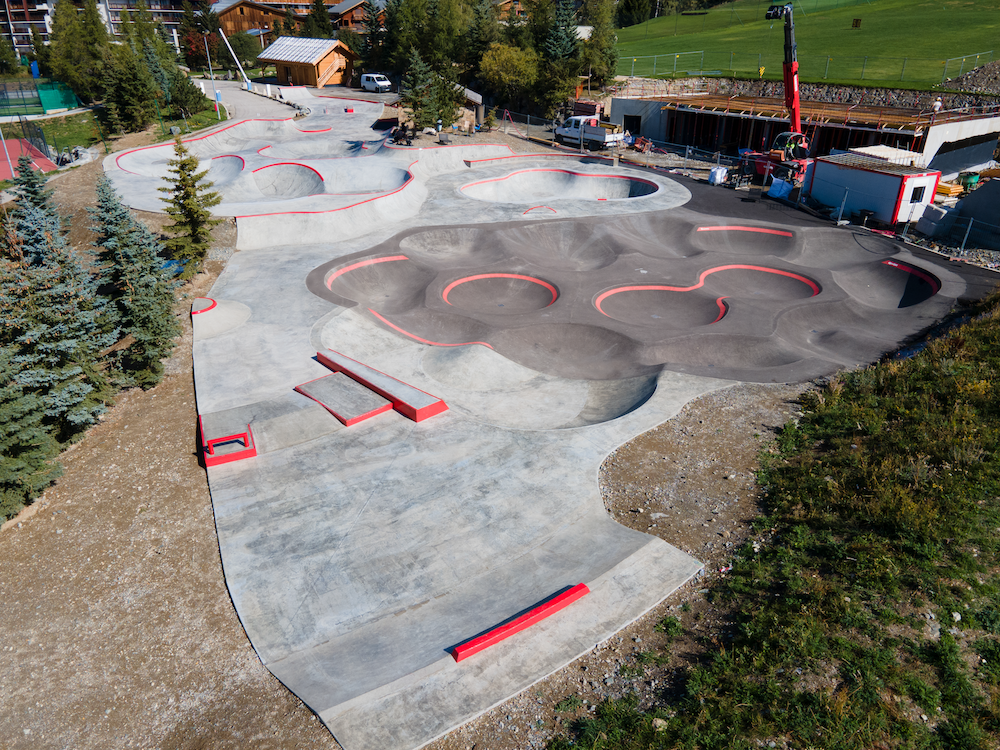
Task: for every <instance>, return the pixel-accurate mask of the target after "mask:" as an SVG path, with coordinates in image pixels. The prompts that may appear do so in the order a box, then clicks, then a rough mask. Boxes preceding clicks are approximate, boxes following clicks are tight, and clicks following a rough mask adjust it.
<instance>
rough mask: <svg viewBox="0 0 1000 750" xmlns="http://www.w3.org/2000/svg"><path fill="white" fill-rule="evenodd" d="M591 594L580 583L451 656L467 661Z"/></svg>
mask: <svg viewBox="0 0 1000 750" xmlns="http://www.w3.org/2000/svg"><path fill="white" fill-rule="evenodd" d="M589 593H590V589H588V588H587V585H586V584H584V583H578V584H577V585H576V586H574V587H573V588H571V589H568V590H566V591H564V592H563V593H561V594H559V596H556V597H553V598H552V599H549V600H548V601H547V602H544V603H543V604H539V605H538V606H537V607H533V608H532V609H530V610H528V611H527V612H525V613H524V614H523V615H521V616H520V617H517V618H515V619H513V620H511V621H510V622H507V623H504V624H503V625H497V626H496V627H495V628H493V629H492V630H489V631H488V632H486V633H483V635H480V636H478V637H476V638H473V639H472V640H471V641H466V642H465V643H462V644H460V645H458V646H455V647H454V648H452V650H451V655H452V656H453V657H455V661H462V660H463V659H467V658H469V657H470V656H472V655H473V654H478V653H479V652H480V651H482V650H483V649H487V648H489V647H490V646H493V645H495V644H497V643H499V642H500V641H503V640H506V639H507V638H510V637H511V636H512V635H514V634H515V633H520V632H521V631H522V630H525V629H527V628H530V627H531V626H532V625H535V624H536V623H539V622H541V621H542V620H544V619H545V618H546V617H549V616H550V615H554V614H555V613H556V612H558V611H559V610H561V609H563V608H565V607H567V606H569V605H570V604H572V603H573V602H575V601H576V600H577V599H580V598H581V597H584V596H586V595H587V594H589Z"/></svg>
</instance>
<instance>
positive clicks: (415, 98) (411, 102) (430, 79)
mask: <svg viewBox="0 0 1000 750" xmlns="http://www.w3.org/2000/svg"><path fill="white" fill-rule="evenodd" d="M433 88H434V72H433V71H432V70H431V67H430V66H429V65H428V64H427V63H425V62H424V61H423V58H421V57H420V53H419V52H417V50H412V51H411V52H410V63H409V65H408V66H407V69H406V75H404V76H403V104H405V105H406V106H408V107H409V108H410V111H411V112H412V113H413V124H414V125H415V126H416V128H417V129H418V130H420V129H421V128H426V127H429V126H430V125H432V124H433V123H434V121H435V120H436V119H437V117H435V115H434V107H433V97H434V91H433Z"/></svg>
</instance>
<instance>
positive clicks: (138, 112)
mask: <svg viewBox="0 0 1000 750" xmlns="http://www.w3.org/2000/svg"><path fill="white" fill-rule="evenodd" d="M125 25H126V24H124V23H123V24H122V26H123V27H124V26H125ZM107 55H108V62H107V65H106V66H105V75H104V88H105V98H104V103H105V107H107V108H109V111H108V119H109V126H110V124H111V118H112V115H113V116H114V117H115V118H116V119H117V120H118V121H119V123H120V125H121V129H122V130H125V131H130V132H137V131H140V130H144V129H145V128H146V127H147V126H148V125H149V124H150V123H151V122H153V120H154V119H155V118H156V107H155V105H154V103H153V102H154V101H155V100H156V90H157V89H156V82H155V81H154V80H153V76H152V74H151V73H150V72H149V68H147V67H146V65H145V63H144V62H143V60H142V59H141V58H140V56H139V55H138V54H136V52H135V51H134V50H133V49H132V47H131V46H130V45H128V44H118V45H114V46H113V47H112V48H111V49H109V50H108V53H107ZM112 106H113V109H110V108H111V107H112Z"/></svg>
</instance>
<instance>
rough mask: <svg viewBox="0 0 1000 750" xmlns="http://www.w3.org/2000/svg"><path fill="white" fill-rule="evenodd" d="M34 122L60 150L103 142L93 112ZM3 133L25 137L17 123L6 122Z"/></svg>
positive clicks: (6, 136) (6, 135)
mask: <svg viewBox="0 0 1000 750" xmlns="http://www.w3.org/2000/svg"><path fill="white" fill-rule="evenodd" d="M32 122H34V123H35V124H36V125H38V126H39V127H41V129H42V132H43V133H44V134H45V140H46V142H47V143H48V144H49V145H50V146H52V147H53V148H55V149H56V150H57V151H60V152H61V151H62V150H63V149H64V148H73V147H74V146H83V147H84V148H87V147H89V146H93V145H94V144H95V143H100V142H101V134H100V131H99V129H98V126H97V123H96V120H95V119H94V115H93V113H91V112H85V113H82V114H78V115H69V116H67V117H53V118H50V119H46V120H33V121H32ZM3 134H4V137H5V138H23V137H24V133H23V131H22V130H21V126H20V125H19V124H17V123H4V125H3Z"/></svg>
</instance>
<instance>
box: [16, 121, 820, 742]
mask: <svg viewBox="0 0 1000 750" xmlns="http://www.w3.org/2000/svg"><path fill="white" fill-rule="evenodd" d="M146 137H147V136H135V137H132V138H130V139H128V140H126V141H125V142H124V143H120V144H119V148H126V147H131V146H136V145H141V144H142V143H143V142H144V140H143V139H144V138H146ZM493 140H494V141H495V140H498V139H497V138H496V136H494V138H493ZM510 140H511V141H512V142H513V145H516V146H518V150H532V148H535V147H533V146H532V147H530V148H525V145H526V144H524V143H523V142H521V141H517V140H516V139H510ZM100 169H101V167H100V164H99V163H95V164H91V165H86V166H84V167H81V168H78V169H75V170H72V171H70V172H68V173H65V174H62V175H60V176H59V177H57V178H56V179H55V180H54V181H53V182H52V183H51V185H52V187H54V188H55V190H56V194H55V197H56V201H57V202H58V203H59V205H60V206H61V208H62V210H63V211H64V212H65V213H71V214H72V219H71V226H72V229H71V231H70V237H71V240H72V241H73V242H75V243H76V244H80V243H86V242H89V241H90V237H89V235H88V233H87V232H86V231H85V230H84V227H86V226H88V225H89V223H90V220H89V218H88V217H87V216H86V211H85V209H86V207H87V206H90V205H92V204H93V195H94V193H93V186H94V182H95V181H96V179H97V177H98V176H99V174H100ZM142 218H143V219H145V220H147V221H148V222H149V223H150V224H151V225H152V226H153V228H154V229H158V228H160V227H162V225H163V217H162V216H158V215H155V214H144V215H142ZM215 231H216V233H217V234H216V247H217V252H216V253H214V254H213V255H212V256H211V257H219V258H225V257H226V256H227V255H228V253H229V252H231V248H232V246H233V245H235V227H234V226H233V225H232V224H231V223H226V224H224V225H222V226H220V227H218V228H217V229H216V230H215ZM222 265H223V263H222V262H221V261H210V262H209V263H208V264H207V266H206V270H205V272H204V273H201V274H199V275H198V276H197V277H196V278H195V279H194V280H193V281H192V282H191V283H189V284H188V285H186V286H185V287H184V288H183V289H182V290H181V292H180V294H179V297H180V299H179V301H178V306H177V315H178V317H179V319H180V320H181V322H182V324H183V325H184V331H185V332H184V334H183V335H182V337H181V339H180V341H179V343H178V347H177V349H176V352H175V354H174V356H173V357H172V359H171V360H170V362H169V363H168V367H167V372H168V374H167V377H166V378H165V379H164V381H163V383H161V384H160V385H159V386H157V387H156V388H153V389H152V390H150V391H146V392H143V391H139V390H132V391H128V392H126V393H123V394H122V395H121V396H120V397H119V399H118V401H117V403H116V404H115V406H114V407H113V408H111V409H110V410H109V411H108V413H107V414H106V415H105V418H104V419H103V420H102V421H101V423H100V424H99V425H97V426H96V427H94V428H93V429H92V430H91V431H90V432H89V433H87V435H86V436H85V438H84V439H83V440H82V441H81V442H79V443H78V444H76V445H74V446H73V447H72V448H71V449H70V450H68V451H67V452H66V453H65V454H64V455H63V457H62V463H63V466H64V468H65V473H64V475H63V476H62V478H60V479H59V480H58V482H57V483H56V484H55V485H54V486H53V487H52V488H50V489H49V490H48V491H47V492H46V493H45V494H44V495H43V496H42V497H41V498H40V499H39V500H38V501H37V502H36V503H34V504H33V505H32V506H30V507H29V508H27V509H26V510H25V511H24V512H23V513H22V514H21V515H20V516H18V518H16V519H14V520H12V521H10V522H8V523H7V524H5V525H4V526H3V528H2V530H0V570H2V571H3V577H2V579H0V580H2V583H0V600H2V602H3V606H2V607H0V696H2V700H3V708H4V710H3V711H2V712H0V747H2V748H4V749H5V750H20V749H21V748H24V749H25V750H27V749H29V748H30V749H31V750H38V749H42V748H46V749H47V748H73V750H84V749H86V748H102V749H107V748H163V749H164V750H167V749H168V748H169V749H172V750H197V749H206V750H207V749H208V748H212V750H215V749H217V748H246V747H254V748H256V749H258V750H265V749H269V748H275V749H277V748H282V749H289V750H290V749H291V748H300V749H303V750H306V749H310V748H337V747H338V745H337V743H336V741H335V740H334V739H333V738H332V737H331V735H330V733H329V732H328V731H327V730H326V729H325V728H324V727H323V726H322V724H321V723H320V722H319V721H318V720H317V719H316V717H315V716H314V715H313V714H312V713H311V712H310V711H309V710H308V709H307V708H306V707H305V706H304V705H303V704H302V703H301V702H300V701H299V700H298V699H297V698H295V696H293V695H292V694H291V693H290V692H288V691H287V690H286V689H285V688H284V687H283V686H282V685H281V684H280V683H279V682H278V681H277V680H276V679H275V678H274V677H272V676H271V674H270V673H269V672H268V671H267V670H266V669H265V668H264V667H263V666H262V665H261V663H260V661H259V660H258V659H257V656H256V654H255V653H254V651H253V649H252V648H251V646H250V644H249V642H248V641H247V639H246V636H245V634H244V632H243V630H242V628H241V626H240V623H239V620H238V618H237V617H236V613H235V611H234V609H233V607H232V603H231V602H230V599H229V595H228V593H227V590H226V585H225V580H224V578H223V571H222V565H221V560H220V557H219V548H218V542H217V538H216V535H215V525H214V520H213V515H212V505H211V498H210V495H209V491H208V484H207V481H206V476H205V472H204V469H202V468H201V467H200V465H199V463H198V459H197V446H196V435H195V423H196V407H195V399H194V389H193V375H192V369H191V330H190V317H189V315H188V309H189V305H190V300H191V298H192V297H195V296H199V295H202V294H204V293H206V292H207V290H208V289H209V288H210V286H211V284H212V283H213V281H214V279H215V278H216V276H217V275H218V273H219V272H220V271H221V269H222ZM803 387H804V386H789V385H752V384H750V385H747V384H743V385H735V386H733V387H731V388H728V389H726V390H723V391H720V392H716V393H713V394H711V395H709V396H706V397H704V398H702V399H700V400H698V401H696V402H693V403H692V404H689V405H688V406H687V407H686V408H685V409H684V411H683V413H682V414H681V415H680V416H678V417H677V418H676V419H674V420H671V421H669V422H667V423H665V424H664V425H661V426H660V427H658V428H656V429H654V430H652V431H650V432H648V433H646V434H644V435H642V436H640V437H639V438H637V439H635V440H633V441H632V442H630V443H628V444H627V445H625V446H622V447H620V448H619V449H618V450H616V451H615V452H614V453H613V454H612V455H611V456H609V457H608V458H607V460H606V461H605V463H604V466H603V468H602V472H601V489H602V492H603V494H604V498H605V501H606V503H607V505H608V508H609V512H610V513H611V514H612V515H613V516H614V518H616V519H617V520H618V521H619V522H621V523H623V524H625V525H627V526H630V527H632V528H636V529H640V530H642V531H646V532H648V533H651V534H656V535H657V536H660V537H661V538H663V539H665V540H666V541H668V542H670V543H671V544H674V545H676V546H677V547H679V548H681V549H683V550H685V551H687V552H689V553H691V554H692V555H694V556H695V557H697V558H698V559H700V560H702V561H703V562H704V563H705V566H706V567H705V573H704V574H703V575H702V576H700V577H699V578H698V579H696V580H695V581H693V582H692V583H690V584H689V585H687V586H685V587H684V588H683V589H682V590H680V591H678V592H677V593H676V594H674V595H673V596H671V597H670V598H669V599H667V600H666V601H665V602H663V603H662V604H661V605H660V606H658V607H657V608H656V609H655V610H654V611H652V612H650V613H649V614H648V615H646V616H645V617H643V618H641V619H640V620H639V621H637V622H636V623H634V624H633V625H632V626H630V627H628V628H626V629H625V630H623V631H622V632H620V633H618V634H617V635H616V636H614V637H613V638H611V639H610V640H609V641H607V642H605V643H603V644H601V645H599V646H598V647H597V648H595V649H594V650H593V651H591V652H590V653H589V654H587V655H586V656H584V657H583V658H581V659H579V660H577V661H576V662H574V663H573V664H571V665H569V666H568V667H566V668H565V669H563V670H560V671H559V672H557V673H556V674H554V675H551V676H550V677H548V678H547V679H545V680H543V681H542V682H540V683H538V684H537V685H536V686H534V687H532V688H531V689H529V690H527V691H525V692H524V693H522V694H521V695H519V696H517V697H515V698H513V699H511V700H510V701H508V702H506V703H505V704H503V705H501V706H499V707H497V708H496V709H493V710H492V711H490V712H488V713H487V714H485V715H484V716H482V717H480V718H479V719H478V720H476V721H473V722H471V723H470V724H468V725H467V726H465V727H463V728H461V729H458V730H456V731H455V732H452V733H451V734H450V735H448V736H447V737H445V738H443V739H441V740H439V741H437V742H435V743H433V744H432V745H431V746H430V747H431V748H434V750H468V748H476V750H484V749H486V748H491V749H493V750H514V749H515V748H526V747H540V746H542V745H544V743H545V742H546V741H547V739H548V738H550V737H551V736H552V734H553V733H554V732H557V731H559V729H560V726H561V725H563V724H565V723H567V722H568V721H570V720H571V719H572V718H574V717H575V716H577V715H579V714H581V713H583V712H586V711H588V710H592V709H593V706H594V704H595V702H597V701H600V700H601V699H603V698H605V697H607V696H619V695H623V694H624V693H626V692H630V691H631V692H636V693H637V694H638V695H639V696H640V697H641V700H642V701H643V703H644V704H647V705H648V704H650V703H652V702H654V701H656V700H662V699H663V698H664V695H665V694H664V692H663V691H664V690H665V689H666V690H669V686H670V684H671V675H672V673H673V672H674V671H675V670H677V669H680V668H683V666H684V665H685V664H686V663H688V662H690V661H691V660H692V659H693V658H694V656H695V654H696V652H697V648H698V645H697V643H698V639H700V638H702V637H704V636H708V637H711V635H712V634H713V633H714V632H717V631H718V629H719V628H720V627H721V624H722V623H720V615H719V614H717V613H715V612H713V610H712V608H711V607H710V605H708V603H707V602H706V600H705V597H704V595H703V594H704V593H705V587H706V586H708V585H709V584H710V582H711V580H712V579H714V578H716V577H717V576H719V575H724V573H720V572H719V571H720V569H724V568H725V566H726V565H728V561H729V560H730V558H731V556H732V554H733V551H734V550H735V549H736V548H737V547H738V546H739V545H740V544H741V543H742V541H744V540H745V539H747V538H748V534H749V526H748V522H749V521H750V519H752V518H753V517H754V515H755V513H756V512H757V509H756V500H755V488H754V478H753V477H754V468H755V466H756V462H757V455H758V453H759V451H760V449H761V447H762V446H763V445H764V444H765V443H766V442H767V441H768V440H770V439H771V437H772V435H773V431H774V429H775V428H776V427H777V426H778V425H781V424H783V423H784V422H785V421H787V419H788V418H789V417H790V416H791V415H792V414H794V412H795V405H794V399H795V398H796V396H797V394H798V393H800V392H801V390H802V389H803ZM667 615H674V616H677V617H679V618H680V619H681V620H682V622H683V623H684V625H685V626H686V629H687V632H686V635H685V636H683V637H682V638H680V639H679V640H678V641H676V643H675V646H674V648H673V650H672V652H671V653H672V655H671V658H670V660H669V662H668V663H665V664H661V665H658V666H657V665H649V666H644V665H640V664H638V662H637V660H636V657H637V654H639V653H640V652H644V651H648V650H650V649H652V648H653V647H655V646H656V645H657V644H660V643H663V642H664V641H663V639H664V638H665V636H663V635H662V634H660V633H657V632H656V631H655V630H654V627H655V625H656V624H657V623H658V622H659V621H660V620H662V618H663V617H665V616H667ZM571 694H577V695H579V696H580V698H581V699H582V702H581V703H580V704H579V705H576V706H574V707H573V708H572V710H556V705H557V704H559V703H560V701H562V700H563V699H564V698H566V697H567V696H569V695H571ZM666 695H669V693H667V694H666ZM566 707H567V704H563V706H562V707H561V708H563V709H565V708H566Z"/></svg>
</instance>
